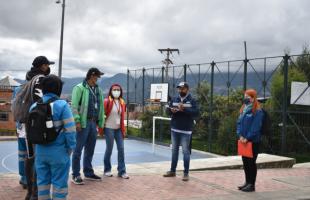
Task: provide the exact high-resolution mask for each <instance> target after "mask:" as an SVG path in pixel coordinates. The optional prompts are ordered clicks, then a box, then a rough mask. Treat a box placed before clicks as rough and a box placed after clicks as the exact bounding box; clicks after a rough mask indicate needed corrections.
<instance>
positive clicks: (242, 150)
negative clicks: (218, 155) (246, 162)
mask: <svg viewBox="0 0 310 200" xmlns="http://www.w3.org/2000/svg"><path fill="white" fill-rule="evenodd" d="M252 146H253V144H252V142H247V143H245V144H244V143H242V142H241V141H240V140H238V155H240V156H243V157H247V158H253V148H252Z"/></svg>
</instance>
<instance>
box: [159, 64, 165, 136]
mask: <svg viewBox="0 0 310 200" xmlns="http://www.w3.org/2000/svg"><path fill="white" fill-rule="evenodd" d="M164 82H165V67H162V68H161V83H164ZM163 109H164V105H163V103H160V115H161V116H163V114H164V112H163ZM163 129H164V127H163V121H162V120H160V126H159V141H161V142H162V141H163Z"/></svg>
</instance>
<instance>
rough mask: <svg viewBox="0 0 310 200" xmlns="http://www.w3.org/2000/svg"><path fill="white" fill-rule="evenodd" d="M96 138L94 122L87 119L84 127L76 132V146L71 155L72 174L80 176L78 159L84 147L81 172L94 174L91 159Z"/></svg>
mask: <svg viewBox="0 0 310 200" xmlns="http://www.w3.org/2000/svg"><path fill="white" fill-rule="evenodd" d="M96 140H97V129H96V122H94V121H88V122H87V125H86V128H82V130H81V131H80V132H78V133H77V134H76V148H75V150H74V152H73V156H72V175H73V176H74V177H76V176H80V169H81V167H80V161H81V154H82V150H83V148H84V157H83V172H84V175H85V176H92V175H93V174H94V170H93V166H92V164H91V163H92V160H93V155H94V151H95V146H96Z"/></svg>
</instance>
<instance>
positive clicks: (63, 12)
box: [56, 0, 66, 78]
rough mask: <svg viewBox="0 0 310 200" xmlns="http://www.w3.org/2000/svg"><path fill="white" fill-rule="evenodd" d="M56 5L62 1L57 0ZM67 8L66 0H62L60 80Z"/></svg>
mask: <svg viewBox="0 0 310 200" xmlns="http://www.w3.org/2000/svg"><path fill="white" fill-rule="evenodd" d="M56 3H57V4H60V3H61V0H57V1H56ZM65 7H66V0H62V16H61V32H60V48H59V66H58V76H59V78H61V70H62V49H63V38H64V23H65Z"/></svg>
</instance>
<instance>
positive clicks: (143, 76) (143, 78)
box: [142, 68, 145, 113]
mask: <svg viewBox="0 0 310 200" xmlns="http://www.w3.org/2000/svg"><path fill="white" fill-rule="evenodd" d="M144 89H145V68H143V69H142V112H143V113H144V105H145V103H144V93H145V91H144Z"/></svg>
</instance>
